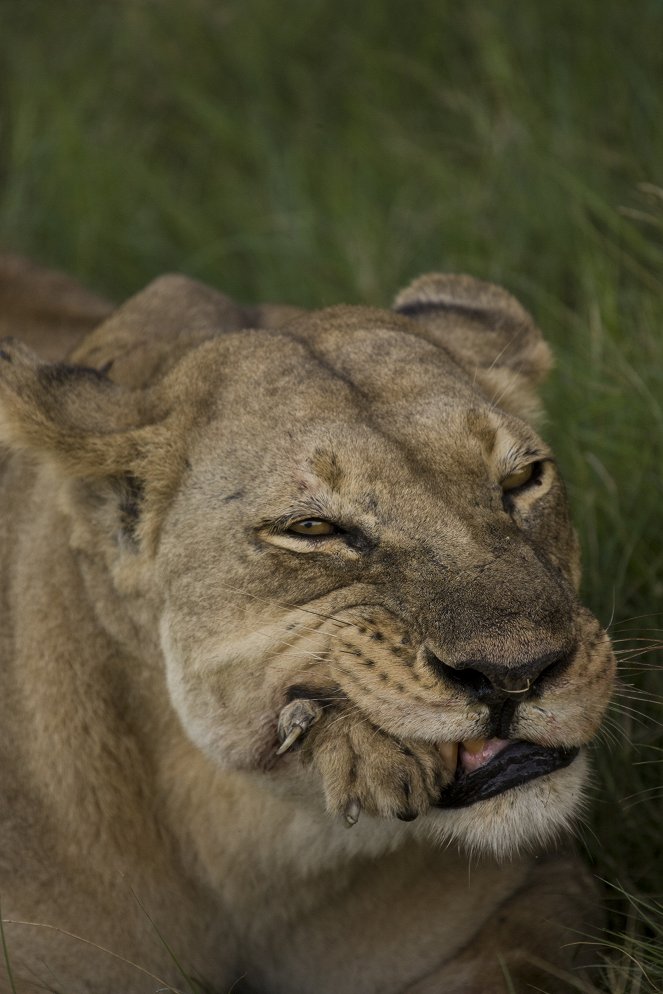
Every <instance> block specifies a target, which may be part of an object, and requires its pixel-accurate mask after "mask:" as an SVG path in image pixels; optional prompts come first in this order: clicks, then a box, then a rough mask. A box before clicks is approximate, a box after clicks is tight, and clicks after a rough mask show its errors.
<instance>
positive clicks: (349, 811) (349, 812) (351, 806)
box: [343, 801, 361, 828]
mask: <svg viewBox="0 0 663 994" xmlns="http://www.w3.org/2000/svg"><path fill="white" fill-rule="evenodd" d="M360 814H361V804H360V803H359V801H350V802H349V803H348V804H346V806H345V811H344V812H343V817H344V818H345V820H346V822H347V826H348V828H352V826H353V825H356V824H357V822H358V821H359V815H360Z"/></svg>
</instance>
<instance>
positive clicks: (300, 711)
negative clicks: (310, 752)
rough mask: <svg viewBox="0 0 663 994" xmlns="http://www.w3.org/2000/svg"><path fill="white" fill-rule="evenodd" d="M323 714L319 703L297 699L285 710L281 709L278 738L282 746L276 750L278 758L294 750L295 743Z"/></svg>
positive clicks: (286, 706) (287, 705)
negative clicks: (291, 749) (289, 750)
mask: <svg viewBox="0 0 663 994" xmlns="http://www.w3.org/2000/svg"><path fill="white" fill-rule="evenodd" d="M321 714H322V707H321V706H320V705H319V704H318V703H317V701H309V700H306V699H304V698H295V700H294V701H290V703H289V704H286V705H285V707H284V708H281V713H280V714H279V721H278V736H279V742H280V743H281V745H280V746H279V747H278V749H277V750H276V755H277V756H282V755H283V753H284V752H287V751H288V749H290V748H292V746H293V745H294V744H295V742H296V741H297V740H298V739H299V738H300V737H301V736H302V735H303V734H304V733H305V732H308V730H309V728H311V726H312V725H314V724H315V722H316V721H317V720H318V718H319V717H320V715H321Z"/></svg>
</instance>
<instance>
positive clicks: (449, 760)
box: [438, 742, 458, 773]
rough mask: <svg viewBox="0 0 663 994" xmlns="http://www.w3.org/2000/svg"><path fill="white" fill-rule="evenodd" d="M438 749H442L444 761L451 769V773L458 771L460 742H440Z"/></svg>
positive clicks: (441, 753)
mask: <svg viewBox="0 0 663 994" xmlns="http://www.w3.org/2000/svg"><path fill="white" fill-rule="evenodd" d="M438 749H439V750H440V755H441V756H442V762H443V763H444V765H445V766H446V768H447V769H448V770H449V772H450V773H455V772H456V766H457V765H458V743H457V742H440V743H439V744H438Z"/></svg>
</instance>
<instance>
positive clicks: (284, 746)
mask: <svg viewBox="0 0 663 994" xmlns="http://www.w3.org/2000/svg"><path fill="white" fill-rule="evenodd" d="M303 731H304V729H303V728H302V726H301V725H295V727H294V728H293V729H292V731H291V732H290V734H289V735H288V736H287V737H286V738H285V739H284V740H283V742H282V743H281V745H280V746H279V747H278V749H277V750H276V755H277V756H282V755H283V753H284V752H287V751H288V749H290V747H291V746H293V745H294V744H295V742H296V741H297V739H298V738H299V736H300V735H301V734H302V732H303Z"/></svg>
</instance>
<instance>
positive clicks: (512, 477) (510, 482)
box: [502, 463, 536, 492]
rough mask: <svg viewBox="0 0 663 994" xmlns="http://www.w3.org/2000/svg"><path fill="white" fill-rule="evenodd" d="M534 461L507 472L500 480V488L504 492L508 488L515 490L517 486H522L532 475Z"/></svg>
mask: <svg viewBox="0 0 663 994" xmlns="http://www.w3.org/2000/svg"><path fill="white" fill-rule="evenodd" d="M535 466H536V463H530V464H529V466H525V467H524V468H523V469H519V470H517V471H516V472H515V473H509V475H508V476H505V477H504V479H503V480H502V490H504V491H505V492H506V491H508V490H517V489H518V487H524V486H525V484H526V483H529V481H530V480H531V479H532V477H533V476H534V467H535Z"/></svg>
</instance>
